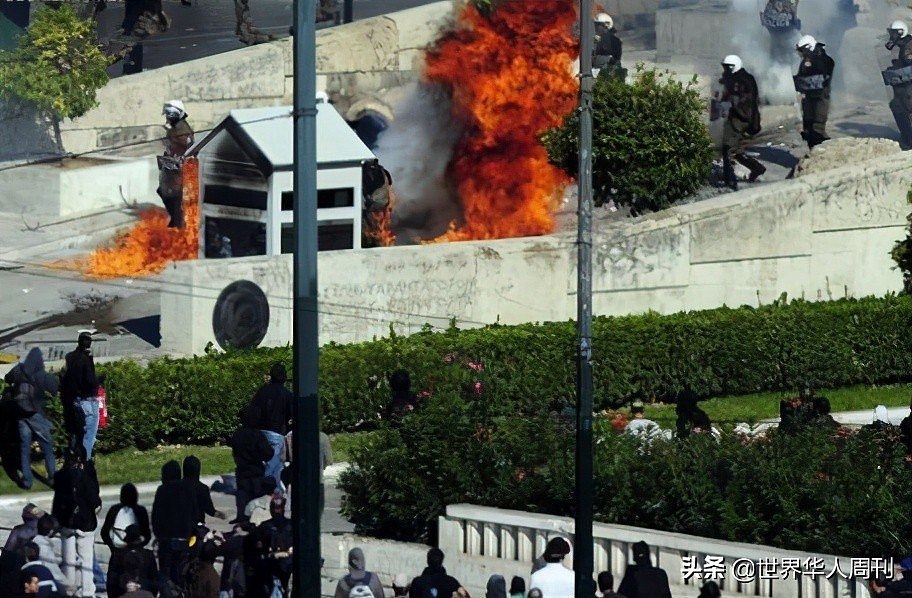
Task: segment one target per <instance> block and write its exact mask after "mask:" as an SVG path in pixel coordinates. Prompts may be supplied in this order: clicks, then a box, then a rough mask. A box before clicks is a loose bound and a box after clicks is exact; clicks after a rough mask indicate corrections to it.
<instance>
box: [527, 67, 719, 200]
mask: <svg viewBox="0 0 912 598" xmlns="http://www.w3.org/2000/svg"><path fill="white" fill-rule="evenodd" d="M695 83H696V77H695V78H694V79H693V80H691V81H690V82H688V83H686V84H685V83H681V82H679V81H675V80H673V79H672V78H671V77H670V76H669V73H668V72H667V71H666V72H664V73H659V72H656V71H655V70H646V69H644V68H643V67H642V65H639V66H638V67H637V70H636V73H635V74H634V76H633V81H632V82H631V83H630V84H626V83H625V82H624V81H623V80H621V79H619V78H616V77H600V78H599V79H598V80H597V81H596V84H595V87H594V89H593V102H592V116H593V135H592V146H593V147H592V158H593V160H592V166H593V169H592V186H593V193H594V197H595V201H596V203H597V204H598V205H601V204H604V203H606V202H607V201H608V200H614V201H615V202H616V203H618V204H622V205H627V206H630V207H631V209H632V211H633V212H634V213H642V212H643V211H644V210H660V209H663V208H667V207H668V206H670V205H672V204H673V203H675V202H676V201H678V200H679V199H682V198H684V197H687V196H688V195H691V194H692V193H694V192H695V191H696V190H697V189H699V188H700V187H701V186H702V185H703V184H704V183H705V182H706V180H707V178H708V177H709V172H710V168H711V166H712V152H713V144H712V140H711V139H710V137H709V132H708V131H707V130H706V126H705V125H704V124H703V113H704V112H705V110H706V106H705V103H704V102H703V101H702V100H701V99H700V96H699V94H698V93H697V91H696V89H695V88H694V86H695ZM542 142H543V143H544V144H545V147H546V148H547V150H548V155H549V157H550V159H551V162H552V163H554V164H555V165H557V166H559V167H561V168H563V169H564V170H566V171H567V172H568V173H570V174H572V175H574V176H575V175H576V172H577V162H578V145H579V115H578V114H577V113H573V114H572V115H571V116H570V117H568V118H567V120H566V122H564V124H563V126H562V127H560V128H557V129H552V130H550V131H548V132H547V133H545V134H544V135H543V137H542Z"/></svg>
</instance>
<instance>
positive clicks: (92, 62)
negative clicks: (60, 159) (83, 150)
mask: <svg viewBox="0 0 912 598" xmlns="http://www.w3.org/2000/svg"><path fill="white" fill-rule="evenodd" d="M108 64H109V61H108V58H107V56H105V54H104V52H102V50H101V48H100V47H99V45H98V40H97V38H96V37H95V32H94V24H93V23H92V21H90V20H85V19H81V18H79V16H77V14H76V12H75V11H74V10H73V8H71V7H70V6H68V5H63V6H61V7H59V8H57V9H51V8H43V9H41V10H39V11H37V12H36V13H35V16H34V18H33V19H32V23H31V24H30V25H29V28H28V31H27V32H26V34H25V35H23V36H22V37H21V38H20V40H19V45H18V46H17V47H16V48H15V49H13V50H10V51H7V52H0V97H4V98H6V99H8V100H13V101H15V100H21V101H24V102H26V103H28V104H30V105H32V106H33V107H34V108H35V109H36V110H37V111H38V112H39V113H40V114H41V115H42V116H44V117H45V118H48V119H49V120H51V122H52V124H53V127H54V136H55V140H56V142H57V145H58V147H59V148H60V149H61V150H62V149H63V144H62V141H61V139H60V120H62V119H64V118H76V117H79V116H82V115H83V114H85V113H86V112H88V111H89V110H90V109H92V108H94V107H95V106H96V105H97V104H98V101H97V100H96V97H95V94H96V92H97V91H98V89H99V88H101V87H103V86H104V85H105V84H106V83H107V82H108V73H107V67H108Z"/></svg>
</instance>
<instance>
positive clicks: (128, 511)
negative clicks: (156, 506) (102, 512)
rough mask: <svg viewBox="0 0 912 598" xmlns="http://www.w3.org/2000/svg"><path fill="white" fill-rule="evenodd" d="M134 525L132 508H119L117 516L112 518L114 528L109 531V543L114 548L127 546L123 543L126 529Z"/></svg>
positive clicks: (134, 518) (134, 519)
mask: <svg viewBox="0 0 912 598" xmlns="http://www.w3.org/2000/svg"><path fill="white" fill-rule="evenodd" d="M135 523H136V513H134V512H133V508H132V507H126V506H122V507H120V510H119V511H117V516H116V517H115V518H114V527H113V528H112V529H111V543H112V544H114V548H123V547H125V546H126V545H127V543H126V542H125V541H124V538H125V537H126V535H127V527H129V526H131V525H133V524H135Z"/></svg>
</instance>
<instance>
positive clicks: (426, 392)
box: [418, 389, 433, 399]
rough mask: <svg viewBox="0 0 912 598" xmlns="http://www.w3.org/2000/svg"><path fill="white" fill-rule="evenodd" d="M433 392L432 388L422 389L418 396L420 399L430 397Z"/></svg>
mask: <svg viewBox="0 0 912 598" xmlns="http://www.w3.org/2000/svg"><path fill="white" fill-rule="evenodd" d="M432 394H433V393H432V392H431V391H430V390H428V389H425V390H422V391H420V392H419V393H418V398H419V399H426V398H428V397H429V396H431V395H432Z"/></svg>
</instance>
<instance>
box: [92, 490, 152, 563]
mask: <svg viewBox="0 0 912 598" xmlns="http://www.w3.org/2000/svg"><path fill="white" fill-rule="evenodd" d="M131 525H136V526H137V528H138V530H139V535H140V537H141V538H142V540H143V542H142V546H145V545H146V544H148V543H149V542H150V541H151V540H152V529H151V527H150V525H149V511H147V510H146V507H144V506H142V505H141V504H139V492H138V491H137V490H136V486H134V485H133V484H130V483H127V484H124V485H123V486H121V487H120V502H118V503H117V504H115V505H113V506H112V507H111V508H110V509H108V514H107V515H106V516H105V520H104V523H102V524H101V541H102V542H104V543H105V545H107V546H108V548H110V549H111V552H112V554H113V552H114V551H116V550H119V549H121V548H125V547H126V546H127V540H126V534H127V528H128V527H130V526H131Z"/></svg>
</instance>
